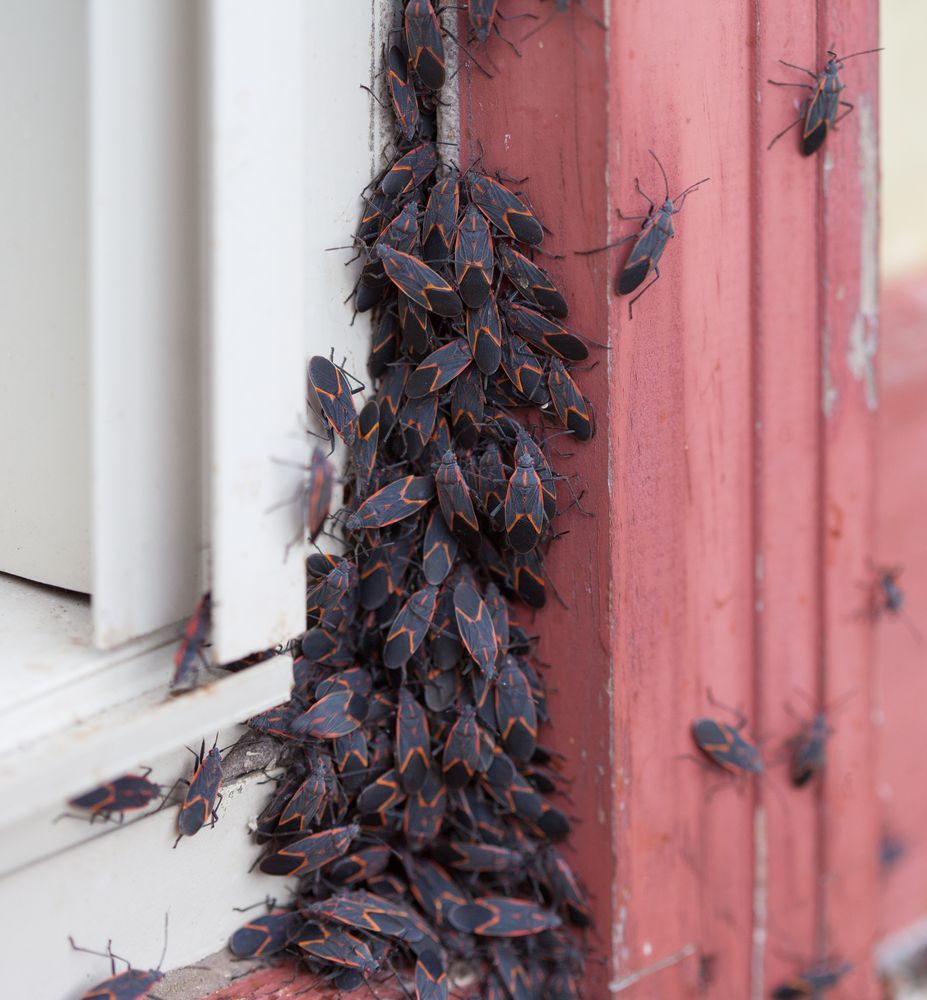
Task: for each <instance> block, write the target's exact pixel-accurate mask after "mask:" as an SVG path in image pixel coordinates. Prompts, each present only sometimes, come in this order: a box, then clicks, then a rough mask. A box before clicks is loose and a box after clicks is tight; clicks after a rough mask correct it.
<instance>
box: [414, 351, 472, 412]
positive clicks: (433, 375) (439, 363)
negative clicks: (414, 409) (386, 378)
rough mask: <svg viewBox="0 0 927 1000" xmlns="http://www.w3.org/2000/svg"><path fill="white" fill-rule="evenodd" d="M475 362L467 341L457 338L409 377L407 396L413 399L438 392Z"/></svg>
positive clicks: (433, 353)
mask: <svg viewBox="0 0 927 1000" xmlns="http://www.w3.org/2000/svg"><path fill="white" fill-rule="evenodd" d="M471 361H473V355H472V354H471V353H470V346H469V344H468V343H467V341H465V340H463V339H462V338H460V337H456V338H455V339H454V340H452V341H451V342H450V343H449V344H445V345H444V346H443V347H439V348H438V349H437V350H436V351H433V352H432V353H431V354H429V355H428V357H427V358H425V360H424V361H422V362H421V364H419V366H418V367H417V368H416V369H415V370H414V371H413V372H412V373H411V374H410V375H409V378H408V381H407V382H406V395H407V396H410V397H412V398H413V399H414V398H416V397H419V396H427V395H428V394H429V393H432V392H438V390H439V389H443V388H444V387H445V386H446V385H448V384H449V383H451V382H452V381H453V380H454V379H455V378H457V376H458V375H459V374H460V373H461V372H462V371H464V370H465V369H466V368H467V367H468V366H469V364H470V362H471Z"/></svg>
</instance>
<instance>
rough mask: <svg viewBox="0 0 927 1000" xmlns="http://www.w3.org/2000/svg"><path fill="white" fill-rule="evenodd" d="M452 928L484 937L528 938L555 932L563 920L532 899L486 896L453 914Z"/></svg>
mask: <svg viewBox="0 0 927 1000" xmlns="http://www.w3.org/2000/svg"><path fill="white" fill-rule="evenodd" d="M450 922H451V926H452V927H455V928H456V929H457V930H459V931H463V932H464V933H466V934H478V935H481V936H485V937H525V936H528V935H531V934H540V933H541V932H542V931H546V930H552V929H554V928H556V927H559V926H560V924H561V920H560V918H559V917H558V916H557V915H556V913H552V912H551V911H550V910H544V909H542V908H541V907H540V906H538V905H537V903H534V902H532V901H531V900H529V899H512V898H510V897H505V896H484V897H482V898H481V899H478V900H475V901H474V902H472V903H467V904H466V905H464V906H458V907H456V908H455V909H453V910H452V911H451V913H450Z"/></svg>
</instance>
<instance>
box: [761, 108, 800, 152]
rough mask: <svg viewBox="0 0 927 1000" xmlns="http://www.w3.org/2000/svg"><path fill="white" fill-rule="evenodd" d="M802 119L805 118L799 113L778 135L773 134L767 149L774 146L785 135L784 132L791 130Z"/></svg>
mask: <svg viewBox="0 0 927 1000" xmlns="http://www.w3.org/2000/svg"><path fill="white" fill-rule="evenodd" d="M804 119H805V116H804V114H801V115H799V116H798V118H796V119H795V121H793V122H792V124H791V125H789V127H788V128H784V129H783V130H782V131H781V132H780V133H779V134H778V135H776V136H773V140H772V142H771V143H770V144H769V145H768V146H767V147H766V149H767V151H768V150H770V149H772V148H773V146H775V144H776V143H777V142H778V141H779V140H780V139H781V138H782V137H783V136H784V135H785V133H786V132H791V131H792V129H793V128H795V126H796V125H797V124H798V123H799V122H801V121H804Z"/></svg>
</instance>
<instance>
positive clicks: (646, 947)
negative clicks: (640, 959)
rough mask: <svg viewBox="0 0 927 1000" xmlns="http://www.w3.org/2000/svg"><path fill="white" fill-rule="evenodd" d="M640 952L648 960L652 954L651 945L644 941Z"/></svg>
mask: <svg viewBox="0 0 927 1000" xmlns="http://www.w3.org/2000/svg"><path fill="white" fill-rule="evenodd" d="M641 951H642V952H643V953H644V954H645V955H646V956H647V957H648V958H649V957H650V956H651V955H652V954H653V945H652V944H651V943H650V942H649V941H645V942H644V945H643V947H642V948H641Z"/></svg>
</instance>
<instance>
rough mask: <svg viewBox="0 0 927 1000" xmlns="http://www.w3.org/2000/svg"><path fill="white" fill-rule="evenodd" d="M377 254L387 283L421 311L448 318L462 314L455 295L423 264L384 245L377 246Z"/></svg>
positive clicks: (434, 272) (458, 300) (438, 276)
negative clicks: (421, 309)
mask: <svg viewBox="0 0 927 1000" xmlns="http://www.w3.org/2000/svg"><path fill="white" fill-rule="evenodd" d="M377 252H378V253H379V255H380V260H381V261H383V268H384V270H385V271H386V276H387V277H388V278H389V279H390V281H392V282H393V284H394V285H395V286H396V287H397V288H398V289H399V290H400V291H401V292H402V293H403V294H404V295H407V296H408V297H409V298H410V299H412V301H413V302H415V303H417V304H418V305H420V306H421V307H422V308H423V309H427V310H428V311H429V312H433V313H436V314H437V315H438V316H447V317H449V318H450V319H454V318H455V317H457V316H459V315H460V314H461V313H462V312H463V303H462V302H461V301H460V296H459V295H458V294H457V292H455V291H454V289H453V287H452V286H451V285H449V284H448V283H447V282H446V281H445V280H444V278H442V277H441V275H440V274H438V272H437V271H433V270H432V269H431V268H430V267H429V266H428V265H427V264H426V263H425V262H424V261H421V260H419V259H418V257H413V256H412V255H411V254H408V253H403V252H402V251H401V250H394V249H393V248H392V247H391V246H386V245H385V244H382V245H380V246H378V247H377Z"/></svg>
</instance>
